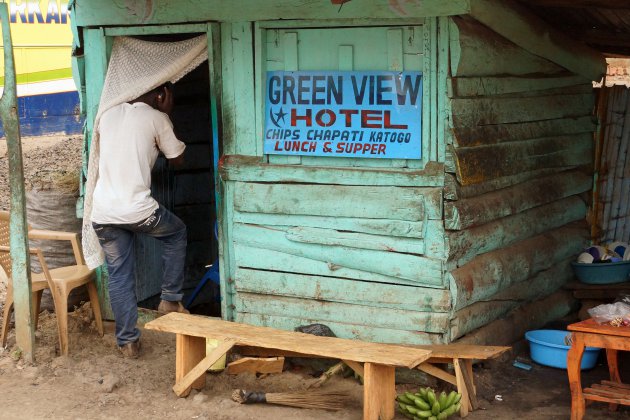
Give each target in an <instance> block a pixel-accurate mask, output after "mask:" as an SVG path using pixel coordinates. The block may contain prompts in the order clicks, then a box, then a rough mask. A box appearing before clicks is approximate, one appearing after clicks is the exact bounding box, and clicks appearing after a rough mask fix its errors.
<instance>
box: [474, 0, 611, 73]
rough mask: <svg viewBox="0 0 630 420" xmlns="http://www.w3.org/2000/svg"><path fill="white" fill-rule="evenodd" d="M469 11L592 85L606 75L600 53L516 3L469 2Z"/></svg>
mask: <svg viewBox="0 0 630 420" xmlns="http://www.w3.org/2000/svg"><path fill="white" fill-rule="evenodd" d="M470 9H471V10H470V15H471V16H472V17H473V18H475V19H476V20H478V21H479V22H481V23H483V24H484V25H486V26H488V27H489V28H491V29H492V30H494V31H495V32H497V33H499V34H501V35H503V36H504V37H505V38H507V39H509V40H510V41H512V42H514V43H515V44H517V45H519V46H520V47H522V48H524V49H525V50H527V51H529V52H531V53H532V54H536V55H538V56H540V57H544V58H546V59H548V60H550V61H552V62H554V63H558V64H560V65H561V66H562V67H564V68H566V69H568V70H570V71H572V72H573V73H576V74H580V75H582V76H584V77H587V78H588V79H590V80H593V81H600V80H601V78H602V77H603V76H604V74H605V73H606V61H605V59H604V57H603V56H602V55H601V54H600V53H599V52H597V51H595V50H593V49H591V48H589V47H587V46H586V45H583V44H580V43H576V42H575V41H574V40H572V39H571V38H570V37H568V36H567V35H564V34H563V33H561V32H558V31H557V30H555V29H554V28H552V27H551V26H549V25H548V24H547V23H545V22H544V21H543V20H542V19H540V18H539V17H537V16H536V15H534V14H533V13H532V12H530V11H529V10H528V9H526V8H525V7H523V6H521V5H520V4H518V3H516V2H515V1H511V0H471V2H470Z"/></svg>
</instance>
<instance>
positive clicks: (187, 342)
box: [173, 334, 236, 397]
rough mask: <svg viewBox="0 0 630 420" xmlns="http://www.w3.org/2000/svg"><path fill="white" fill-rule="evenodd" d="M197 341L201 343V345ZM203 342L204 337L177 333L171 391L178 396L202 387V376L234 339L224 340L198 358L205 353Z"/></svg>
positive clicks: (204, 380) (203, 381)
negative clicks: (208, 352)
mask: <svg viewBox="0 0 630 420" xmlns="http://www.w3.org/2000/svg"><path fill="white" fill-rule="evenodd" d="M199 343H202V344H203V347H202V346H200V345H199ZM205 343H206V339H205V338H200V337H192V336H188V335H183V334H177V347H176V374H175V376H176V383H175V385H174V386H173V391H174V392H175V394H176V395H177V396H178V397H186V396H188V394H189V393H190V389H191V388H196V389H201V388H203V387H204V385H205V383H206V378H205V376H204V375H205V374H206V371H207V370H208V369H210V366H212V365H213V364H215V363H216V362H217V360H219V359H220V358H221V357H222V356H223V355H224V354H225V353H227V352H228V351H229V350H230V349H231V348H232V347H234V344H235V343H236V340H230V339H226V340H224V341H223V342H222V343H220V344H219V345H218V346H217V347H216V348H215V349H214V350H212V353H210V354H209V355H207V356H206V357H204V358H202V359H201V360H198V359H199V357H200V355H201V354H204V353H205ZM202 349H203V350H202ZM186 370H187V371H186ZM182 374H183V375H182Z"/></svg>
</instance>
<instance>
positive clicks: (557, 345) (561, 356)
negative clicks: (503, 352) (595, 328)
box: [525, 330, 600, 370]
mask: <svg viewBox="0 0 630 420" xmlns="http://www.w3.org/2000/svg"><path fill="white" fill-rule="evenodd" d="M570 334H571V333H570V332H568V331H562V330H534V331H528V332H526V333H525V338H526V339H527V341H529V351H530V356H531V358H532V360H533V361H534V362H536V363H539V364H541V365H545V366H551V367H555V368H560V369H566V368H567V353H568V352H569V349H570V348H571V346H567V345H566V344H565V341H564V340H565V337H566V336H567V335H570ZM599 350H600V349H599V348H597V347H586V349H584V354H583V356H582V364H581V365H580V368H581V369H582V370H585V369H592V368H593V367H595V363H597V356H599Z"/></svg>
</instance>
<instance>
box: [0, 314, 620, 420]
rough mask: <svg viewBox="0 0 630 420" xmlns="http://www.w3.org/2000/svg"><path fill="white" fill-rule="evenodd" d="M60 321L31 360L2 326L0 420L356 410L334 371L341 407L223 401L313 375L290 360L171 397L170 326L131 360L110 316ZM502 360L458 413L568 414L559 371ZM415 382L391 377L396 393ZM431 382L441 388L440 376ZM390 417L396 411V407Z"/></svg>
mask: <svg viewBox="0 0 630 420" xmlns="http://www.w3.org/2000/svg"><path fill="white" fill-rule="evenodd" d="M69 324H70V333H69V337H70V355H69V356H68V357H60V356H59V355H58V343H57V336H56V321H55V317H54V314H49V313H47V312H44V313H42V316H41V319H40V325H39V328H38V331H37V348H36V359H37V360H36V363H35V364H34V365H31V364H29V363H26V362H25V361H24V360H22V359H20V358H19V354H18V352H17V350H16V348H15V346H14V344H15V338H14V335H13V330H12V331H11V333H10V335H9V342H8V346H7V348H6V349H0V390H1V394H2V404H0V419H17V418H20V419H44V418H46V419H128V418H135V419H156V418H168V419H173V420H176V419H225V420H227V419H235V420H240V419H243V420H245V419H262V420H274V419H302V420H310V419H313V420H314V419H324V420H325V419H331V420H332V419H335V420H351V419H361V418H362V409H361V407H362V387H361V385H360V384H359V383H358V382H357V381H356V380H355V379H353V378H342V377H337V376H336V377H333V378H332V379H331V380H330V381H329V382H327V383H326V384H325V385H324V389H327V390H335V391H343V392H346V393H348V398H347V405H346V408H344V409H343V410H341V411H339V412H328V411H322V410H307V409H297V408H290V407H280V406H272V405H240V404H237V403H235V402H233V401H232V400H231V398H230V395H231V393H232V391H233V390H234V389H247V390H260V391H265V392H288V391H292V390H303V389H305V388H306V387H307V385H308V384H309V383H311V381H313V380H314V377H313V373H314V372H313V370H312V369H311V368H305V367H299V366H294V365H292V364H290V363H287V364H286V365H285V368H286V370H285V372H283V373H282V374H275V375H269V376H266V377H260V378H257V377H255V376H254V375H251V374H241V375H236V376H232V375H227V374H226V373H224V372H222V373H218V374H216V373H208V375H207V381H206V387H205V388H204V389H203V390H201V391H199V392H197V391H193V392H192V393H191V395H190V396H189V397H188V398H177V397H176V396H175V394H174V393H173V392H172V390H171V387H172V385H173V383H174V377H175V371H174V370H175V340H174V337H173V336H172V335H171V334H167V333H159V332H155V331H143V337H142V340H143V353H142V355H141V357H140V358H139V359H137V360H129V359H125V358H123V357H122V356H120V355H119V353H118V351H117V349H116V347H115V341H114V336H113V325H112V323H110V322H108V323H106V334H105V336H104V337H99V336H98V334H97V333H96V330H95V326H94V323H93V321H92V318H91V310H90V309H89V304H86V305H84V306H83V307H81V308H79V309H78V310H77V311H75V312H73V313H71V314H70V323H69ZM602 360H603V358H602ZM511 362H512V358H511V357H509V358H506V359H505V360H503V361H493V362H491V363H488V362H486V363H485V364H483V365H481V364H480V365H476V366H475V369H474V376H475V380H476V385H477V389H478V395H479V401H480V406H481V407H480V409H479V410H477V411H474V412H473V413H471V414H470V416H469V417H468V418H470V419H473V420H475V419H506V420H507V419H513V418H514V417H520V418H524V419H534V418H548V419H566V418H568V417H569V412H570V408H569V407H570V397H569V395H570V394H569V388H568V384H567V378H566V372H565V371H564V370H561V369H553V368H547V367H544V366H539V365H536V364H533V369H532V370H531V371H524V370H521V369H517V368H515V367H513V366H512V365H511ZM627 366H630V363H627V361H626V360H625V359H622V365H621V367H622V370H623V371H624V372H625V371H627V370H628V369H627ZM624 368H625V369H624ZM403 373H404V372H403ZM606 374H607V369H606V366H605V365H604V364H601V365H599V366H598V367H596V368H595V369H593V370H591V371H588V372H584V374H583V377H584V379H583V380H584V383H585V384H587V383H592V382H595V381H598V380H600V379H603V378H605V377H606ZM405 376H406V375H405ZM623 377H624V376H623V375H622V378H623ZM625 377H628V376H627V375H626V376H625ZM416 379H417V378H416ZM420 382H422V381H421V380H420ZM434 383H435V382H433V381H432V382H431V384H434ZM416 386H418V385H412V384H399V385H397V391H398V392H403V391H405V390H409V389H414V388H415V387H416ZM436 388H437V389H439V390H442V389H444V390H448V389H449V387H448V386H446V385H445V384H444V383H439V384H437V386H436ZM457 417H458V416H455V417H454V418H457ZM396 418H397V419H402V418H403V417H402V416H401V415H400V414H398V415H397V417H396ZM587 418H589V419H628V418H630V410H628V409H627V408H625V407H622V408H621V409H620V411H618V412H617V413H610V412H609V411H608V410H607V408H606V407H605V406H604V405H602V404H594V405H592V406H589V407H588V409H587Z"/></svg>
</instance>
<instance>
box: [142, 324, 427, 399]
mask: <svg viewBox="0 0 630 420" xmlns="http://www.w3.org/2000/svg"><path fill="white" fill-rule="evenodd" d="M145 328H146V329H148V330H157V331H164V332H172V333H176V334H179V335H185V336H193V337H199V338H203V339H204V340H203V341H204V343H205V337H208V336H211V337H213V338H215V339H223V340H226V341H227V340H234V341H236V342H237V343H238V344H239V345H245V346H253V347H266V348H272V349H278V350H288V351H293V352H297V353H303V354H306V355H315V356H324V357H330V358H334V359H342V360H354V361H357V362H366V363H374V364H378V365H388V366H392V368H393V367H394V366H399V367H407V368H410V369H411V368H414V367H416V366H417V365H419V364H420V363H422V362H424V361H425V360H427V359H428V358H429V357H430V356H431V352H430V351H428V350H423V349H414V348H410V347H402V346H396V345H392V344H378V343H372V342H367V341H366V342H361V343H359V342H357V341H354V340H346V339H341V338H335V337H320V336H315V335H311V334H304V333H299V332H294V331H282V330H279V329H275V328H266V327H257V326H254V325H248V324H241V323H236V322H227V321H223V320H218V319H211V318H206V317H202V316H198V315H189V314H182V313H177V312H171V313H170V314H167V315H164V316H162V317H159V318H158V319H155V320H153V321H151V322H149V323H147V324H146V325H145ZM223 353H225V351H224V352H223ZM210 365H212V363H210ZM392 389H393V387H392Z"/></svg>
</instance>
